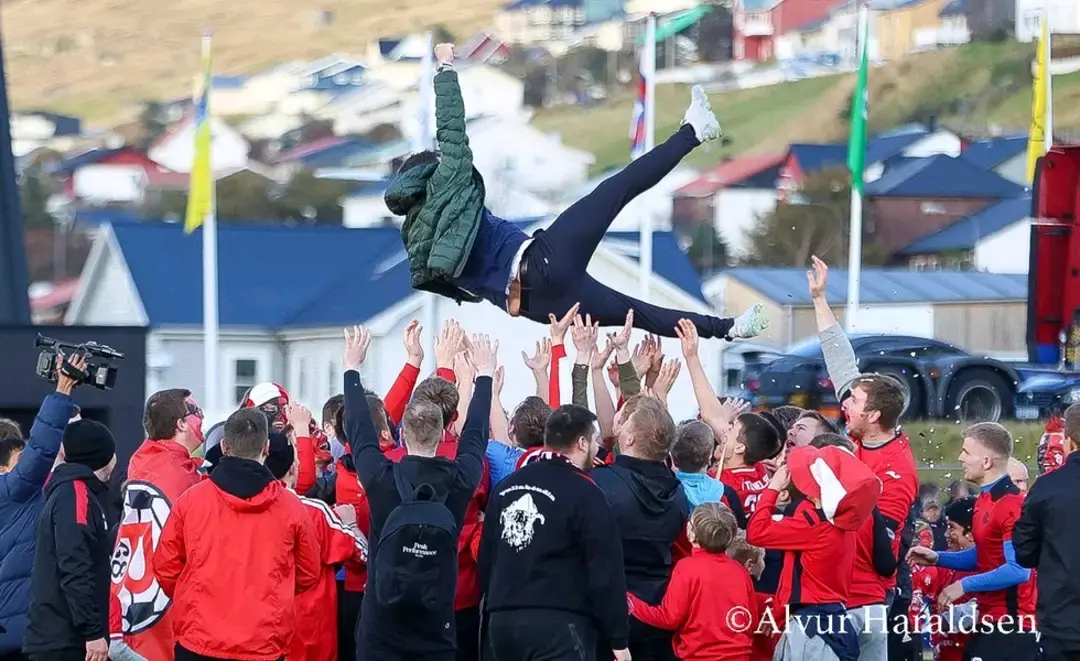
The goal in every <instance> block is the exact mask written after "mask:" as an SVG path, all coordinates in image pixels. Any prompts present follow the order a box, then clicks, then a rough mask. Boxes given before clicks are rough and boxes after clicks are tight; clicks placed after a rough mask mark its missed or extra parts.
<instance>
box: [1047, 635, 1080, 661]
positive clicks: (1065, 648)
mask: <svg viewBox="0 0 1080 661" xmlns="http://www.w3.org/2000/svg"><path fill="white" fill-rule="evenodd" d="M1040 642H1041V643H1042V651H1043V656H1042V658H1043V661H1080V646H1078V645H1077V644H1076V643H1072V644H1071V645H1068V644H1065V643H1062V642H1058V641H1056V640H1054V639H1053V638H1047V637H1046V634H1045V633H1044V634H1043V636H1042V638H1041V639H1040Z"/></svg>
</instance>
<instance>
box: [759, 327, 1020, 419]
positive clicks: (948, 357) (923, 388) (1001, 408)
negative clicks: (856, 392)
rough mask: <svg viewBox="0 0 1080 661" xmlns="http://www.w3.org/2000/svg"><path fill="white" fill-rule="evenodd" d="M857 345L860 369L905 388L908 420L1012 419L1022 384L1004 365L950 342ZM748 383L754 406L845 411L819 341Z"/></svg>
mask: <svg viewBox="0 0 1080 661" xmlns="http://www.w3.org/2000/svg"><path fill="white" fill-rule="evenodd" d="M851 344H852V346H853V347H854V348H855V356H856V358H858V360H859V367H860V369H862V371H864V372H877V373H880V374H891V375H892V376H894V377H896V378H897V379H899V380H900V381H901V382H903V383H904V384H905V385H906V386H907V391H908V393H907V394H908V397H907V401H906V405H905V410H904V416H905V417H907V418H908V419H911V418H957V419H959V420H962V421H964V422H977V421H986V420H990V421H997V420H999V419H1002V418H1009V417H1011V416H1012V413H1013V402H1014V398H1015V393H1016V389H1017V383H1018V380H1019V379H1018V376H1017V373H1016V370H1014V369H1013V368H1012V367H1010V366H1009V365H1008V364H1006V363H1003V362H1001V361H999V360H995V359H993V358H985V357H979V356H973V355H971V354H969V353H968V352H966V351H964V350H963V349H960V348H958V347H955V346H953V345H951V344H948V343H946V342H939V341H937V340H929V339H926V338H921V337H909V336H905V335H853V336H852V337H851ZM746 385H747V389H748V390H749V391H750V392H751V393H753V396H754V404H755V406H756V407H761V408H775V407H777V406H782V405H784V404H792V405H795V406H801V407H804V408H814V409H817V410H820V411H822V412H823V413H826V414H829V413H830V412H833V413H839V406H840V403H839V402H838V401H837V400H836V395H835V392H834V389H833V384H832V382H831V381H830V380H829V375H828V373H827V371H826V370H825V361H824V358H823V357H822V353H821V342H820V341H819V340H818V338H817V337H816V336H814V337H811V338H809V339H807V340H804V341H803V342H800V343H798V344H796V345H795V346H793V347H791V349H790V350H788V352H787V353H785V354H784V355H782V356H780V357H779V358H777V359H776V360H774V361H772V362H771V363H769V364H768V365H767V366H765V367H764V369H762V370H761V371H760V372H759V373H758V374H757V375H756V376H753V377H751V378H750V379H749V380H748V382H747V384H746Z"/></svg>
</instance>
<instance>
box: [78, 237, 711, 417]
mask: <svg viewBox="0 0 1080 661" xmlns="http://www.w3.org/2000/svg"><path fill="white" fill-rule="evenodd" d="M525 229H526V230H527V231H529V230H531V227H527V228H525ZM182 232H183V229H182V228H181V227H179V226H178V225H169V224H157V223H149V224H145V223H144V224H132V225H116V226H112V225H105V226H103V228H102V231H101V232H100V235H99V239H98V241H97V242H96V243H95V246H94V248H93V250H92V253H91V255H90V257H89V259H88V261H87V264H86V267H85V269H84V271H83V274H82V277H81V279H80V283H79V287H78V291H77V293H76V295H75V299H74V301H73V302H72V305H71V307H70V309H69V311H68V313H67V317H66V322H67V323H69V324H88V325H135V326H144V327H148V328H149V339H148V356H147V367H148V372H147V376H146V379H147V384H146V387H147V392H154V391H156V390H159V389H161V388H169V387H184V388H190V389H191V390H192V391H193V392H194V393H195V396H196V399H198V400H199V402H200V404H201V405H202V406H203V409H204V410H205V411H206V413H207V416H208V421H209V422H212V421H215V420H220V419H223V418H224V417H225V416H226V415H227V414H228V413H229V412H230V411H231V410H232V409H233V408H235V407H236V406H237V404H238V402H239V400H240V398H241V396H242V395H243V393H244V391H245V390H246V389H247V388H249V387H250V386H251V385H253V384H254V383H256V382H258V381H265V380H273V381H277V382H279V383H282V384H283V385H284V386H285V387H286V388H287V389H288V390H289V391H290V393H291V394H292V395H293V396H294V397H295V398H296V399H298V400H299V401H301V402H303V403H305V404H306V405H307V406H308V407H310V408H312V409H315V410H317V408H318V407H320V406H321V405H322V403H323V402H324V401H325V400H326V399H327V398H328V397H329V396H330V395H333V394H335V393H338V392H340V391H341V377H342V371H341V351H342V341H341V328H342V327H345V326H347V325H351V324H356V323H361V324H364V325H367V326H368V327H370V328H371V329H372V331H373V333H374V335H375V342H374V346H373V348H372V350H371V352H370V354H369V355H370V358H369V360H368V363H367V364H366V365H365V366H364V371H363V374H362V377H363V379H364V383H365V386H367V387H369V388H371V389H373V390H375V391H376V392H380V393H385V392H386V391H387V390H388V389H389V387H390V385H391V384H392V383H393V381H394V379H395V377H396V376H397V374H398V372H399V370H400V369H401V367H402V365H403V364H404V360H405V352H404V348H403V347H402V345H401V336H402V331H403V329H404V327H405V325H406V324H408V323H409V321H410V320H411V319H413V318H421V319H422V323H423V325H424V328H425V331H424V337H425V340H426V342H427V343H428V346H430V342H431V338H432V337H433V333H434V331H435V330H436V329H437V328H438V327H439V326H440V325H441V323H442V320H444V319H446V318H450V317H454V318H456V319H458V320H459V321H461V322H462V323H463V324H464V325H465V326H466V328H468V329H471V330H476V331H479V330H483V332H485V333H488V334H491V335H494V336H495V337H497V338H498V339H499V342H500V350H499V351H500V356H501V358H502V359H503V360H504V361H505V365H506V369H507V375H508V376H507V381H506V385H505V387H504V390H503V405H504V406H506V407H507V408H510V407H513V406H514V404H516V403H517V402H519V401H521V400H522V399H523V398H524V397H525V396H527V395H530V394H533V393H534V386H533V381H532V378H531V376H530V375H529V374H528V373H527V371H526V370H525V368H524V366H523V365H522V364H521V362H520V360H521V359H520V354H521V352H522V351H530V352H531V351H532V348H533V346H534V343H535V342H536V341H538V340H540V339H542V338H543V337H546V336H547V329H546V328H545V327H544V326H542V325H540V324H536V323H534V322H531V321H528V320H526V319H524V318H517V319H514V318H511V317H509V316H508V315H507V314H506V313H505V312H503V311H502V310H498V309H496V308H495V307H494V306H492V305H490V304H487V303H482V304H467V305H463V306H458V305H456V304H455V303H454V302H452V301H450V300H447V299H440V300H436V301H435V302H434V304H433V305H431V306H425V299H426V297H427V296H428V295H427V294H423V293H417V292H415V291H413V290H412V289H411V287H410V286H409V277H408V266H407V260H406V259H405V255H404V251H403V250H402V248H401V240H400V237H399V233H398V230H397V229H396V228H378V229H365V230H358V229H342V228H315V227H298V228H285V227H269V226H238V225H224V226H221V227H220V228H219V231H218V234H219V237H218V250H219V273H218V282H219V307H220V345H219V394H218V399H217V401H213V402H211V401H206V391H205V387H204V383H203V334H202V329H201V322H202V312H201V310H202V302H201V301H202V294H201V290H202V285H201V271H202V267H201V257H200V255H201V248H200V245H199V242H198V241H185V240H184V238H183V236H182ZM635 242H636V235H618V234H614V235H611V236H610V237H609V240H605V242H604V243H603V244H602V245H601V247H600V249H599V250H598V251H597V253H596V255H595V257H594V258H593V261H592V264H591V265H590V269H589V271H590V273H591V274H592V275H594V276H595V277H596V278H598V279H599V280H601V281H603V282H605V283H607V284H608V285H610V286H612V287H614V288H616V289H620V290H622V291H634V292H636V291H637V287H638V285H637V283H638V267H637V263H636V247H635ZM274 254H279V255H280V254H302V255H310V256H313V257H314V258H315V259H317V261H318V264H317V266H318V268H313V267H312V266H313V264H312V262H310V261H305V260H303V259H301V260H278V262H277V263H276V265H275V267H274V270H273V272H272V273H270V275H269V277H265V276H266V275H267V274H268V272H267V271H266V255H274ZM654 256H655V257H654V264H655V266H656V274H657V277H655V278H653V280H652V288H651V290H650V298H651V300H652V302H653V303H655V304H658V305H665V306H669V307H674V308H679V309H684V310H688V311H695V312H707V311H708V308H707V305H706V303H705V300H704V297H703V295H702V294H701V290H700V281H699V280H698V278H697V274H696V273H694V271H693V268H692V267H691V266H690V264H689V261H688V260H687V258H686V256H685V255H684V254H683V253H682V252H681V251H680V250H679V248H678V245H677V243H676V240H675V238H674V236H673V235H671V234H670V233H657V235H656V236H655V246H654ZM256 276H258V277H256ZM425 310H426V311H427V312H425ZM640 337H641V334H640V333H639V334H637V337H636V338H635V340H636V339H639V338H640ZM667 342H668V343H669V347H670V348H669V349H668V352H669V354H670V355H674V354H675V352H676V348H675V344H674V340H668V341H667ZM723 344H725V343H724V342H720V341H716V342H705V343H704V346H705V347H706V349H705V350H704V352H703V360H704V361H705V365H706V370H707V371H708V372H709V374H710V375H711V376H712V377H713V378H717V377H719V371H718V362H717V357H716V355H715V352H716V351H717V350H718V348H719V347H720V346H721V345H723ZM427 353H428V358H427V361H426V362H425V366H424V368H423V373H424V374H425V375H426V374H429V373H431V371H432V369H433V364H432V362H431V361H432V358H433V351H432V350H431V349H430V348H429V349H428V351H427ZM570 354H571V357H570V358H569V359H568V360H566V361H564V362H563V366H562V372H561V373H562V379H563V392H564V393H566V395H564V398H565V400H566V401H569V393H570V368H571V361H572V360H573V357H572V356H573V349H572V348H571V349H570ZM693 401H694V400H693V394H692V389H691V386H690V383H689V379H688V378H686V377H683V378H682V379H680V381H679V382H678V383H677V384H676V386H675V390H674V391H673V394H672V397H671V402H672V414H673V415H674V416H675V417H676V418H677V419H679V418H685V417H690V416H692V415H693V414H694V413H695V412H696V409H697V407H696V405H695V404H694V403H693Z"/></svg>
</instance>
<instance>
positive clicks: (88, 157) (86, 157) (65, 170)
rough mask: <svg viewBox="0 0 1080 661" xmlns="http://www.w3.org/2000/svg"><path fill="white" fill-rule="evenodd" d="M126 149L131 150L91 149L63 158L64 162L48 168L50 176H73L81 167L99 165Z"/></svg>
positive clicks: (122, 148)
mask: <svg viewBox="0 0 1080 661" xmlns="http://www.w3.org/2000/svg"><path fill="white" fill-rule="evenodd" d="M126 149H131V148H130V147H120V148H119V149H105V148H102V147H95V148H93V149H88V150H87V151H84V152H82V153H79V154H75V155H74V156H71V157H69V158H65V159H64V160H62V161H60V162H59V163H56V164H55V165H53V166H52V167H51V168H49V172H50V173H51V174H54V175H61V176H63V175H71V174H74V173H75V171H76V170H78V169H79V168H81V167H83V166H86V165H93V164H94V163H99V162H101V161H102V160H103V159H106V158H108V157H110V156H112V155H113V154H117V153H120V152H122V151H124V150H126Z"/></svg>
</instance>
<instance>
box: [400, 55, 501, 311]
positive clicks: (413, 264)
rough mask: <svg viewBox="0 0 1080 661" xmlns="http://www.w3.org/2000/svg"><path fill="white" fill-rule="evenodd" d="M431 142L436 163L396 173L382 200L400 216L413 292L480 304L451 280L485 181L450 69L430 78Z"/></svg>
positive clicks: (472, 235) (479, 212) (472, 234)
mask: <svg viewBox="0 0 1080 661" xmlns="http://www.w3.org/2000/svg"><path fill="white" fill-rule="evenodd" d="M435 138H436V140H437V141H438V143H439V151H440V158H439V162H438V164H437V165H436V164H429V165H423V166H418V167H414V168H412V169H410V170H409V171H408V172H404V173H402V174H399V175H398V176H397V177H395V178H394V180H393V181H392V182H391V184H390V188H388V189H387V191H386V194H385V196H384V200H385V201H386V206H387V208H388V209H390V212H391V213H393V214H395V215H398V216H405V222H404V224H403V225H402V226H401V242H402V243H403V244H405V250H406V252H407V253H408V255H409V275H410V279H411V281H412V286H413V288H414V289H420V290H423V291H430V292H433V293H436V294H440V295H442V296H446V297H448V298H452V299H454V300H456V301H458V302H461V301H470V302H475V301H479V300H480V298H479V297H477V296H474V295H473V294H471V293H469V292H467V291H465V290H463V289H461V288H460V287H458V286H457V285H455V284H454V282H453V279H454V278H456V277H457V276H459V275H461V271H462V269H463V268H465V262H466V261H467V260H468V259H469V253H470V252H471V251H472V247H473V243H474V242H475V241H476V233H477V231H478V229H479V227H480V222H481V220H482V218H483V215H484V199H485V191H484V180H483V179H482V178H481V177H480V173H479V172H477V171H476V169H475V168H473V155H472V150H471V149H469V138H468V136H466V135H465V104H464V103H463V102H462V99H461V87H460V86H459V85H458V75H457V72H456V71H453V70H448V71H443V72H440V73H439V74H437V75H436V76H435Z"/></svg>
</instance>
